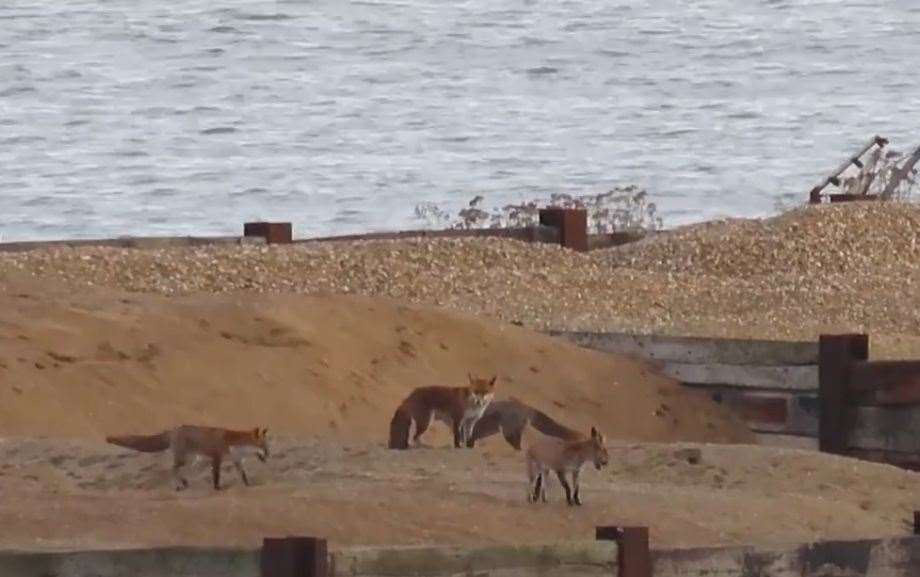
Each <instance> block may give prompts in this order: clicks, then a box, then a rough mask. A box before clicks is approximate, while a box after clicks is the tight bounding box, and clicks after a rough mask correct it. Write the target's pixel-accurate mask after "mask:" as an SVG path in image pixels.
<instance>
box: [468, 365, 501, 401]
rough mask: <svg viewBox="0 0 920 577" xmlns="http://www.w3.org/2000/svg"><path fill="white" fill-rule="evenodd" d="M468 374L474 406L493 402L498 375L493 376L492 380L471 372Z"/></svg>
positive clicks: (471, 399)
mask: <svg viewBox="0 0 920 577" xmlns="http://www.w3.org/2000/svg"><path fill="white" fill-rule="evenodd" d="M466 376H467V378H468V379H469V381H470V402H471V403H472V404H473V406H475V407H484V406H486V405H488V404H489V403H491V402H492V397H494V396H495V381H496V380H498V375H495V376H493V377H492V379H491V380H490V379H483V378H479V377H474V376H473V375H471V374H470V373H467V374H466Z"/></svg>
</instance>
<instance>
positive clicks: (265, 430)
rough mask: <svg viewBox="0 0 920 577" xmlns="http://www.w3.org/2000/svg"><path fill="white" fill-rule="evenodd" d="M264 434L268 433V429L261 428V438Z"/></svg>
mask: <svg viewBox="0 0 920 577" xmlns="http://www.w3.org/2000/svg"><path fill="white" fill-rule="evenodd" d="M266 435H268V429H262V438H263V439H264V438H265V436H266Z"/></svg>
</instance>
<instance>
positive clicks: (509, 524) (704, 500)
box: [0, 435, 920, 548]
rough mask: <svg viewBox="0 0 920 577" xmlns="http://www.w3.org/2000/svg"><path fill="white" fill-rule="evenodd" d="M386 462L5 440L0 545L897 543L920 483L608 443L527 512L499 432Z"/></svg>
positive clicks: (364, 453)
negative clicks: (246, 458) (471, 443)
mask: <svg viewBox="0 0 920 577" xmlns="http://www.w3.org/2000/svg"><path fill="white" fill-rule="evenodd" d="M432 441H433V442H432V445H433V447H428V448H420V449H417V450H411V451H401V452H393V451H389V450H387V449H385V448H384V447H383V446H382V444H379V443H370V444H369V443H353V444H352V443H348V444H343V443H340V442H336V441H331V440H316V439H311V440H305V439H280V440H277V441H276V442H275V443H274V450H273V455H272V457H271V458H270V459H269V460H268V462H267V463H265V464H262V463H260V462H258V461H255V460H253V462H251V463H249V462H247V465H248V467H247V469H248V473H249V475H250V477H251V478H252V481H253V483H254V485H253V486H251V487H248V488H247V487H244V486H242V484H241V482H240V480H239V478H238V476H237V474H236V472H235V471H234V470H233V469H232V467H230V466H225V467H224V476H223V482H224V483H225V484H226V489H224V490H223V491H221V492H214V491H212V490H211V489H210V486H209V470H208V467H207V466H206V465H205V464H204V463H199V464H198V465H197V466H195V467H192V468H191V469H190V475H189V477H190V480H191V482H192V485H191V487H190V488H189V489H188V490H186V491H184V492H179V493H177V492H176V491H175V490H174V489H173V488H172V483H171V480H170V474H169V462H168V457H167V456H166V455H163V454H140V453H134V452H130V451H124V450H121V449H118V448H116V447H111V446H106V445H103V444H99V443H91V442H87V441H61V440H55V441H52V440H34V439H33V440H25V439H7V440H5V441H3V442H0V459H2V462H3V465H0V490H2V493H3V496H4V498H3V500H2V502H0V517H2V519H3V522H4V531H3V532H2V533H0V547H11V546H29V547H42V548H54V547H64V546H67V547H72V546H79V547H100V546H105V547H129V546H137V545H154V544H156V545H168V544H202V545H234V544H240V545H253V546H254V545H258V544H259V543H260V542H261V539H262V537H264V536H272V535H274V536H278V535H286V534H300V535H323V536H326V537H327V538H329V539H330V540H331V542H332V545H333V546H342V545H347V544H416V543H431V544H434V543H440V544H446V543H453V544H487V543H522V542H550V541H556V540H577V539H591V538H592V537H593V529H594V527H595V526H597V525H605V524H641V525H650V526H651V531H652V539H653V543H654V545H655V546H658V547H663V546H697V545H711V544H728V543H751V542H762V543H770V542H790V541H805V540H809V539H818V538H820V539H837V538H839V539H848V538H859V537H869V536H872V537H878V536H882V535H904V534H907V533H908V532H909V531H910V523H909V518H910V517H911V511H912V510H913V509H914V508H916V505H917V503H918V502H920V483H918V481H920V476H918V475H916V474H914V473H909V472H905V471H901V470H899V469H896V468H893V467H889V466H884V465H874V464H869V463H859V462H856V461H853V460H850V459H842V458H837V457H830V456H826V455H819V454H815V453H806V452H799V451H792V450H776V449H767V448H761V447H749V446H728V445H703V446H699V447H701V449H702V459H701V461H700V462H698V463H697V464H690V463H689V462H688V461H687V460H686V459H684V458H681V456H680V453H679V450H680V448H681V447H680V446H677V445H673V444H671V445H668V444H648V443H643V444H638V443H622V442H611V443H610V455H611V464H610V466H609V467H608V468H606V469H604V470H602V471H596V470H595V469H593V468H591V469H590V470H586V471H585V472H584V474H583V475H582V477H583V490H582V497H583V501H584V506H582V507H580V508H571V507H567V506H566V505H565V504H564V501H563V499H562V492H561V488H560V487H559V484H558V482H556V481H555V479H554V480H553V482H552V484H551V485H550V486H549V491H548V499H549V501H550V502H549V503H547V504H539V505H531V504H528V503H526V502H525V498H524V495H525V490H526V482H525V480H524V473H523V464H522V455H521V454H520V453H516V452H514V451H513V450H512V449H510V448H509V447H507V446H506V445H504V444H503V442H502V441H500V440H499V439H497V438H494V440H492V441H490V442H486V443H485V444H483V446H482V447H477V448H476V449H459V450H458V449H453V448H450V447H448V446H447V445H446V441H447V436H446V435H439V436H437V437H435V438H433V439H432Z"/></svg>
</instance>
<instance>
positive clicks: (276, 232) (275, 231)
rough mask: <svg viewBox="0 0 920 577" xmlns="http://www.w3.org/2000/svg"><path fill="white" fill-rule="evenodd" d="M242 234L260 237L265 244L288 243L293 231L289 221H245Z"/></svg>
mask: <svg viewBox="0 0 920 577" xmlns="http://www.w3.org/2000/svg"><path fill="white" fill-rule="evenodd" d="M243 236H256V237H262V238H264V239H265V242H266V243H267V244H290V243H291V241H292V240H293V238H292V237H293V231H292V227H291V223H289V222H247V223H244V224H243Z"/></svg>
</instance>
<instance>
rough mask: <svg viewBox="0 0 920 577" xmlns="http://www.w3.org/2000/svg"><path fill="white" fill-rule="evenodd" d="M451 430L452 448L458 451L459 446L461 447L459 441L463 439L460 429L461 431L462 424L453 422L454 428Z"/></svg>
mask: <svg viewBox="0 0 920 577" xmlns="http://www.w3.org/2000/svg"><path fill="white" fill-rule="evenodd" d="M453 428H454V448H455V449H459V448H460V446H461V445H460V439H461V438H462V437H463V431H462V429H463V424H462V423H458V422H457V421H454V426H453ZM464 444H465V443H464Z"/></svg>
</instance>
